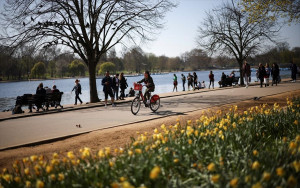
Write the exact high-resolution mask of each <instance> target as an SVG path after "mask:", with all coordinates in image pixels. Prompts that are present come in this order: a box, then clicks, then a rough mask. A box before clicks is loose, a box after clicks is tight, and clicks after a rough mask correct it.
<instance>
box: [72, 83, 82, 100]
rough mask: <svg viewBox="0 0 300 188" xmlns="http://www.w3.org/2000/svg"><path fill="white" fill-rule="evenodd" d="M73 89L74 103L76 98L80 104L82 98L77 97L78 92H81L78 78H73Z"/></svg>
mask: <svg viewBox="0 0 300 188" xmlns="http://www.w3.org/2000/svg"><path fill="white" fill-rule="evenodd" d="M74 90H75V104H74V105H77V99H78V100H79V101H80V104H82V100H81V99H80V97H79V94H81V85H80V83H79V80H78V79H76V80H75V86H74V87H73V89H72V91H74Z"/></svg>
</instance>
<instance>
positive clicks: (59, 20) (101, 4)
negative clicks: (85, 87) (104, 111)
mask: <svg viewBox="0 0 300 188" xmlns="http://www.w3.org/2000/svg"><path fill="white" fill-rule="evenodd" d="M174 6H175V4H174V3H172V2H171V0H153V1H149V0H138V1H128V0H101V1H99V0H89V1H83V0H72V1H68V0H51V1H49V0H31V1H24V0H14V1H9V0H7V1H6V3H5V5H4V11H2V12H3V13H2V14H1V15H2V19H1V20H4V22H3V24H2V26H3V28H7V32H6V35H5V36H4V38H5V39H6V40H5V42H7V43H9V44H10V45H12V46H16V45H19V44H23V43H36V44H37V47H44V48H48V47H51V46H53V45H63V46H66V47H68V48H70V49H72V50H73V51H74V53H76V54H78V55H79V56H80V58H81V59H82V60H83V62H84V63H85V64H86V65H87V66H88V71H89V85H90V102H98V101H99V98H98V95H97V87H96V74H95V73H96V72H95V70H96V65H97V63H98V62H99V60H100V59H101V57H102V56H103V55H105V54H106V52H107V51H108V50H109V49H111V48H112V47H114V46H115V45H116V44H119V43H121V44H125V43H127V42H128V41H132V42H134V43H136V42H138V41H137V40H138V39H141V40H150V39H151V38H150V37H149V34H153V31H154V30H155V29H157V28H162V18H163V17H164V15H165V13H166V12H167V11H168V10H170V9H171V8H173V7H174ZM1 38H3V37H1Z"/></svg>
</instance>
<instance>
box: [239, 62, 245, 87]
mask: <svg viewBox="0 0 300 188" xmlns="http://www.w3.org/2000/svg"><path fill="white" fill-rule="evenodd" d="M239 65H240V79H241V83H240V85H241V86H243V85H244V77H243V61H241V62H239Z"/></svg>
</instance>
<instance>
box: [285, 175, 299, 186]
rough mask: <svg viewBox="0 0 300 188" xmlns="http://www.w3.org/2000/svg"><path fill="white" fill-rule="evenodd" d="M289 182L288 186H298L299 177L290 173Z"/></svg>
mask: <svg viewBox="0 0 300 188" xmlns="http://www.w3.org/2000/svg"><path fill="white" fill-rule="evenodd" d="M287 184H288V187H296V185H297V179H296V178H295V177H294V176H293V175H290V176H289V178H288V181H287Z"/></svg>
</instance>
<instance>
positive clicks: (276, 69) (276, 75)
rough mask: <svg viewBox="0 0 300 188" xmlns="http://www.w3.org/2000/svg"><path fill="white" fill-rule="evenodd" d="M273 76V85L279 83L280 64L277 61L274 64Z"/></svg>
mask: <svg viewBox="0 0 300 188" xmlns="http://www.w3.org/2000/svg"><path fill="white" fill-rule="evenodd" d="M271 76H272V86H273V84H276V86H277V84H278V78H279V66H278V65H277V63H273V64H272V69H271Z"/></svg>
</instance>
